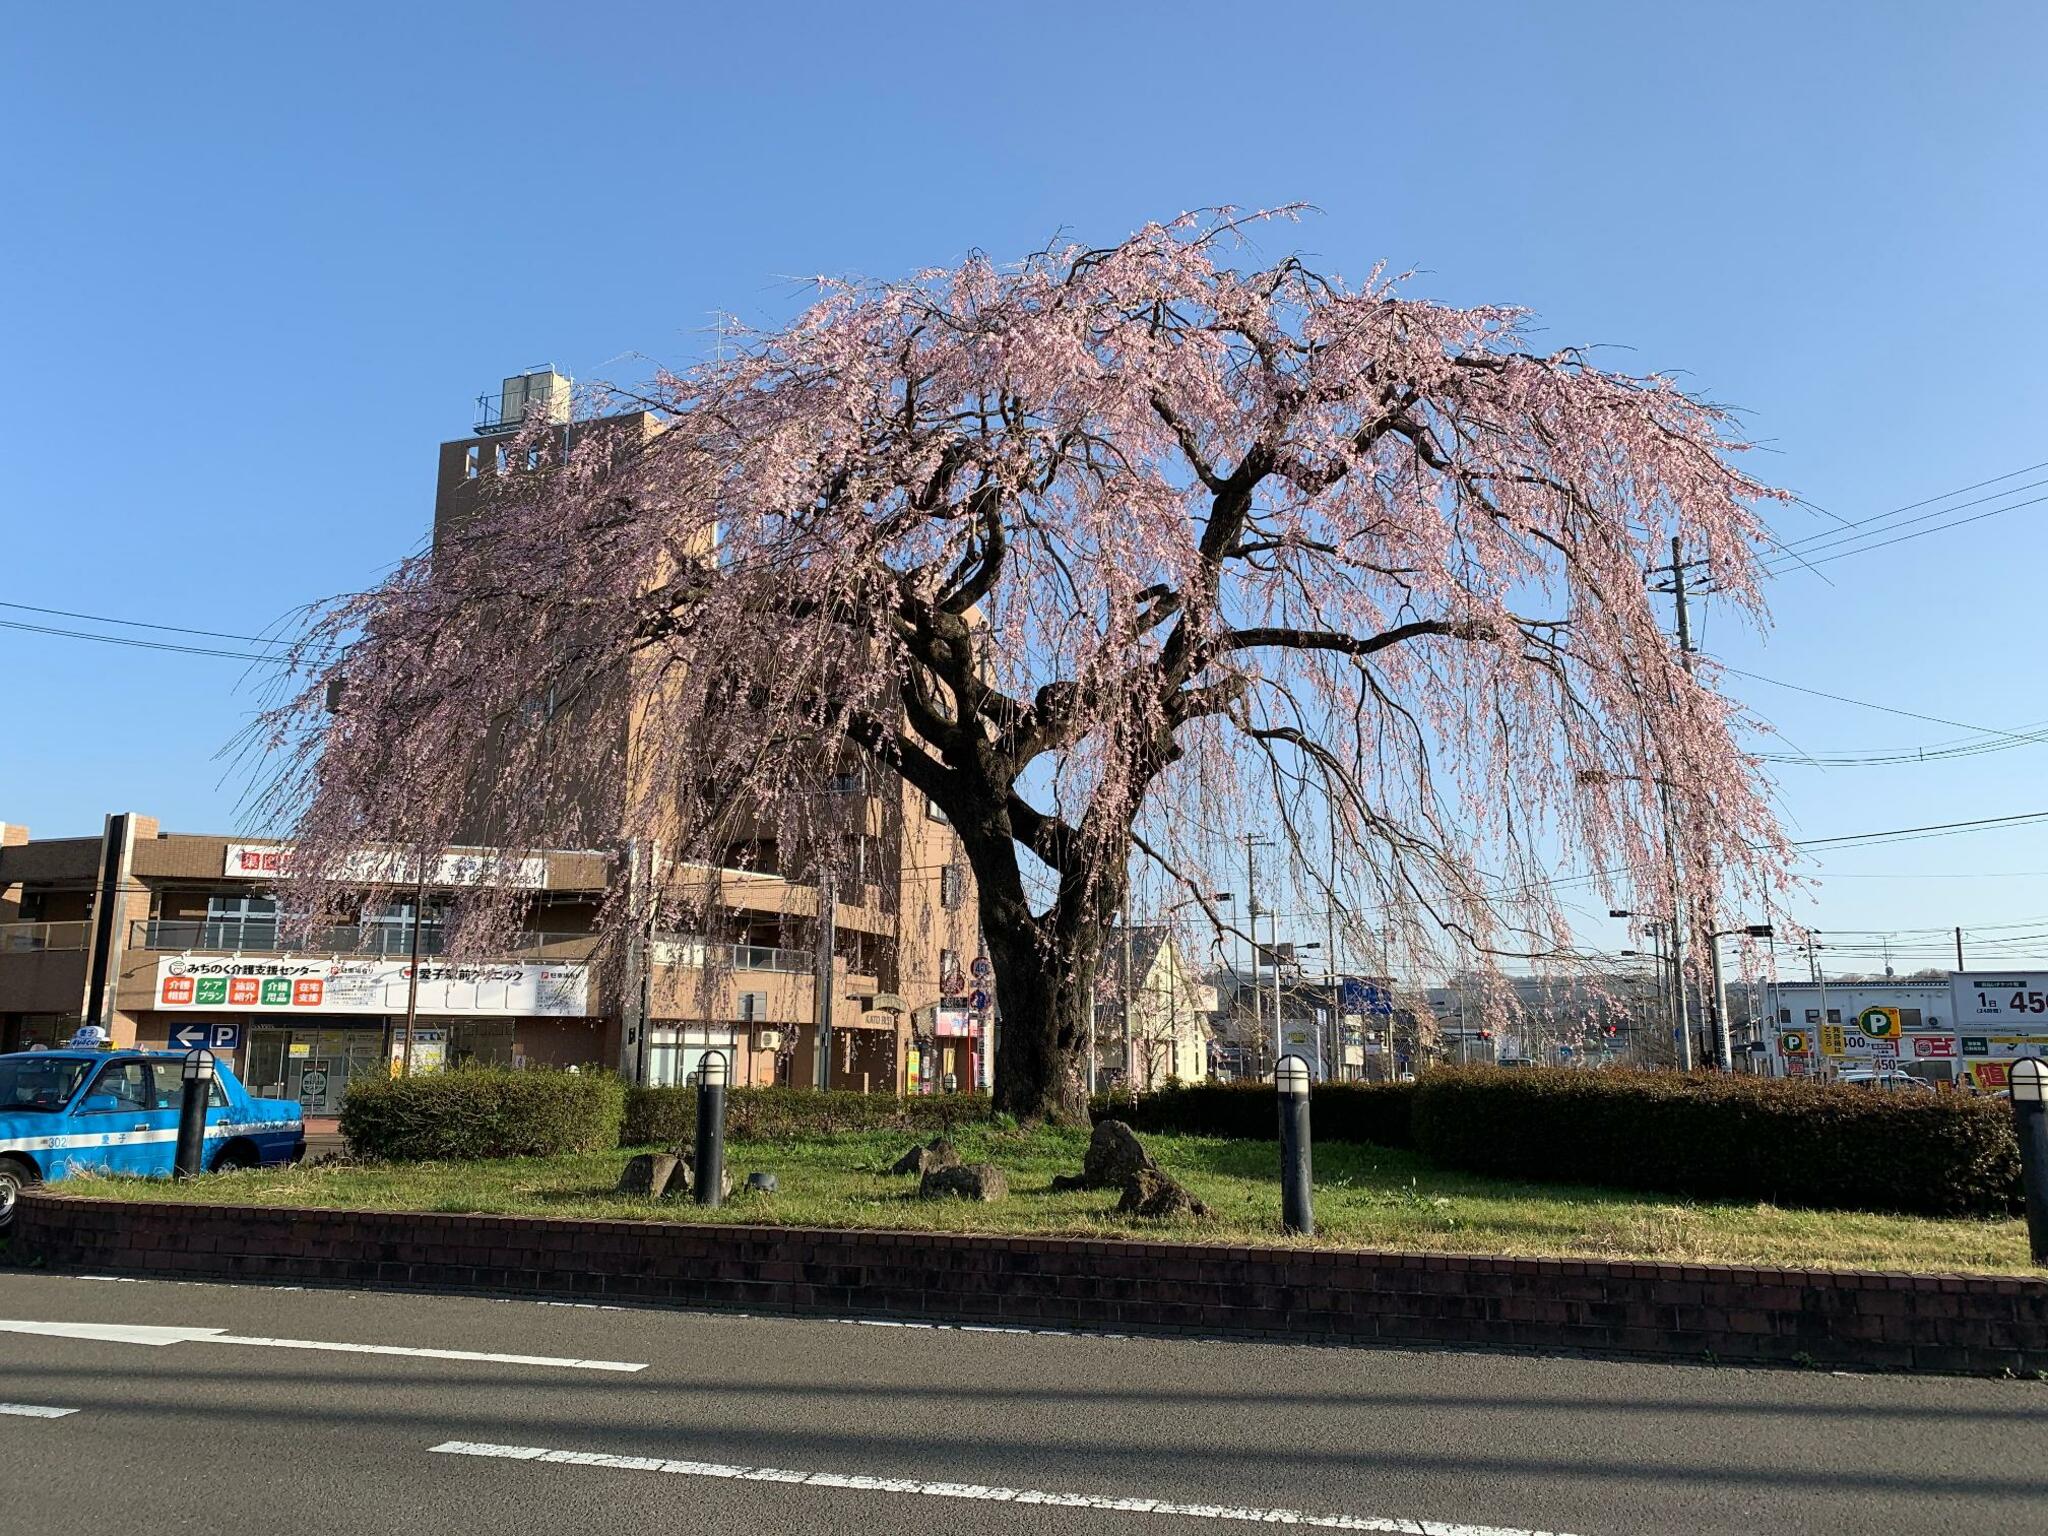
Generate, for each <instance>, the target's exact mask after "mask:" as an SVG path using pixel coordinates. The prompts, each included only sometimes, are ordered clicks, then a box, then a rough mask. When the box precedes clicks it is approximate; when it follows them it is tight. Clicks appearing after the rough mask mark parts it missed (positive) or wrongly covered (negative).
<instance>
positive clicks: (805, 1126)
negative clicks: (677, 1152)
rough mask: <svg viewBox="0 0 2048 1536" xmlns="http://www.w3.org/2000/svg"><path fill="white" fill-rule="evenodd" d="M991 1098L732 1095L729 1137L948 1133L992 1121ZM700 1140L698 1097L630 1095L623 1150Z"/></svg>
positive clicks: (686, 1093) (786, 1092) (689, 1092)
mask: <svg viewBox="0 0 2048 1536" xmlns="http://www.w3.org/2000/svg"><path fill="white" fill-rule="evenodd" d="M990 1112H991V1111H990V1105H989V1098H988V1095H987V1094H985V1093H937V1094H929V1095H925V1096H922V1097H915V1098H903V1099H899V1098H897V1097H896V1096H895V1095H894V1094H891V1093H842V1092H838V1091H834V1092H831V1093H819V1092H818V1091H817V1090H816V1089H814V1088H732V1089H728V1090H727V1091H726V1095H725V1134H726V1135H727V1136H730V1137H733V1138H735V1139H737V1140H744V1141H774V1140H778V1139H781V1138H784V1137H790V1136H831V1135H835V1134H837V1133H838V1132H841V1131H876V1130H881V1131H917V1132H923V1131H947V1130H951V1129H952V1128H953V1127H954V1126H956V1125H960V1124H963V1123H964V1122H966V1121H969V1120H986V1119H988V1118H989V1115H990ZM696 1136H697V1090H696V1089H695V1088H694V1087H688V1088H629V1089H628V1090H627V1091H626V1113H625V1122H624V1124H623V1126H622V1127H621V1129H620V1131H619V1138H618V1139H619V1145H621V1146H626V1147H678V1146H687V1145H688V1144H689V1143H690V1142H692V1141H694V1140H695V1139H696Z"/></svg>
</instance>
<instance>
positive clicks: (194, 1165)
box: [171, 1050, 213, 1179]
mask: <svg viewBox="0 0 2048 1536" xmlns="http://www.w3.org/2000/svg"><path fill="white" fill-rule="evenodd" d="M181 1075H182V1076H183V1078H184V1080H185V1081H184V1093H183V1096H182V1097H180V1098H179V1100H178V1146H177V1150H176V1151H175V1152H174V1153H172V1155H171V1177H172V1178H174V1179H189V1178H193V1177H195V1176H196V1175H198V1174H202V1173H204V1172H206V1101H207V1100H208V1099H209V1098H211V1097H212V1095H213V1052H211V1051H208V1050H197V1051H187V1052H186V1053H185V1061H184V1070H183V1072H182V1073H181Z"/></svg>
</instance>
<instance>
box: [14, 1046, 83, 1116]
mask: <svg viewBox="0 0 2048 1536" xmlns="http://www.w3.org/2000/svg"><path fill="white" fill-rule="evenodd" d="M92 1068H93V1063H92V1062H90V1061H80V1060H79V1059H78V1058H76V1057H64V1056H40V1055H28V1056H0V1115H6V1114H12V1113H14V1112H16V1111H17V1110H25V1109H46V1110H50V1111H52V1112H55V1111H57V1110H60V1109H62V1108H63V1107H64V1106H65V1105H66V1104H68V1103H69V1102H70V1101H71V1095H72V1094H74V1093H76V1092H77V1091H78V1085H79V1084H80V1083H81V1082H83V1081H84V1080H85V1075H86V1073H88V1072H90V1071H91V1070H92Z"/></svg>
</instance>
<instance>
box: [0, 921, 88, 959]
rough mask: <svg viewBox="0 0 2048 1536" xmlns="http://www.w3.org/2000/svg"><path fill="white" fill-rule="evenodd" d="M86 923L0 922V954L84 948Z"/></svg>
mask: <svg viewBox="0 0 2048 1536" xmlns="http://www.w3.org/2000/svg"><path fill="white" fill-rule="evenodd" d="M88 926H89V925H88V924H86V923H84V922H69V923H0V955H21V954H36V953H40V952H41V951H43V950H46V949H84V948H85V945H86V933H87V929H88Z"/></svg>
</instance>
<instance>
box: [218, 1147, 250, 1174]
mask: <svg viewBox="0 0 2048 1536" xmlns="http://www.w3.org/2000/svg"><path fill="white" fill-rule="evenodd" d="M261 1161H262V1159H261V1158H259V1157H257V1155H256V1149H255V1148H254V1147H252V1146H250V1145H249V1143H247V1142H246V1141H231V1142H229V1143H228V1144H227V1145H226V1146H224V1147H222V1148H221V1149H220V1153H219V1155H218V1156H216V1157H215V1158H214V1160H213V1171H214V1172H215V1173H239V1172H241V1171H242V1170H243V1169H245V1168H254V1167H256V1166H257V1165H258V1163H260V1162H261Z"/></svg>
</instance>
